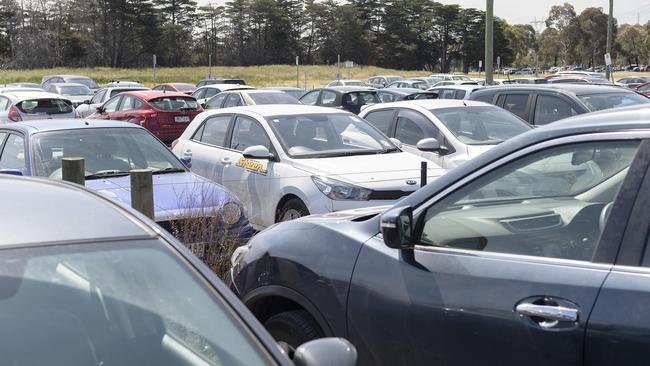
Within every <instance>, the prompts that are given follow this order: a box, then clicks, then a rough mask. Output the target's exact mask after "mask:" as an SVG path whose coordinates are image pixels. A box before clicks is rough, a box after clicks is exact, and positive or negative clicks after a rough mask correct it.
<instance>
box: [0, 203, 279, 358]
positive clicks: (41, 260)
mask: <svg viewBox="0 0 650 366" xmlns="http://www.w3.org/2000/svg"><path fill="white" fill-rule="evenodd" d="M91 214H92V213H91ZM116 229H117V228H116ZM0 285H1V286H0V317H1V318H2V327H1V328H0V334H1V335H2V339H3V341H2V343H1V344H0V352H1V353H2V359H3V360H4V363H8V364H11V365H27V364H29V365H46V364H51V365H69V366H82V365H125V366H136V365H150V364H157V365H179V366H181V365H215V366H217V365H219V366H221V365H268V364H271V363H272V361H271V360H270V356H269V355H268V354H267V353H266V352H265V351H264V350H263V349H262V348H261V346H260V345H259V343H258V341H257V340H255V339H253V338H252V335H251V333H250V332H249V331H248V330H246V328H245V327H246V326H245V325H244V324H242V322H241V320H239V319H238V318H237V317H236V315H235V313H234V312H233V310H232V309H231V308H230V306H229V305H228V304H227V303H226V302H225V301H224V299H223V298H222V297H221V296H220V295H219V294H218V293H216V292H215V290H214V289H212V288H211V287H210V286H209V285H208V284H207V283H206V281H205V280H204V279H203V278H202V277H200V276H199V275H197V274H196V271H195V270H194V269H193V268H192V267H190V266H189V265H188V264H187V262H185V261H184V260H182V259H180V258H179V256H178V255H177V254H175V253H174V252H173V250H172V249H171V248H169V247H168V246H167V244H165V243H163V242H162V241H160V240H155V239H145V240H129V241H119V242H104V243H102V242H99V243H90V244H76V245H72V244H69V245H57V246H42V247H30V248H20V249H5V250H1V251H0Z"/></svg>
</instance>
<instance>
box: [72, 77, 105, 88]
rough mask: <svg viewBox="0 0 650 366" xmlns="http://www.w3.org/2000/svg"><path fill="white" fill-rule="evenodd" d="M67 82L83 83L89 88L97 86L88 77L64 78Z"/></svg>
mask: <svg viewBox="0 0 650 366" xmlns="http://www.w3.org/2000/svg"><path fill="white" fill-rule="evenodd" d="M66 81H67V82H69V83H75V84H83V85H85V86H87V87H88V88H90V89H96V88H97V83H96V82H95V81H94V80H93V79H90V78H74V79H66Z"/></svg>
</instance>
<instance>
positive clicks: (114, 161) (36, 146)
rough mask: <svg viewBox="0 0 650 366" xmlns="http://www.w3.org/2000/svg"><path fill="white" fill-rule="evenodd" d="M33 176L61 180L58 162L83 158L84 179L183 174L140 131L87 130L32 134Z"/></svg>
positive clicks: (161, 147) (177, 164)
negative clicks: (140, 173)
mask: <svg viewBox="0 0 650 366" xmlns="http://www.w3.org/2000/svg"><path fill="white" fill-rule="evenodd" d="M32 152H33V154H34V171H35V175H37V176H42V177H50V178H56V179H60V178H61V159H62V158H64V157H81V158H84V165H85V170H86V176H87V177H88V178H87V179H93V178H100V177H105V176H110V175H127V174H128V172H129V171H130V170H131V169H152V170H153V171H154V172H156V171H185V168H184V167H183V165H182V164H181V162H179V161H178V159H176V158H175V157H174V155H173V154H172V153H171V151H169V149H167V147H165V145H163V144H162V143H161V142H159V141H158V140H156V139H155V138H154V137H153V136H152V135H151V134H150V133H149V132H147V131H144V130H141V129H139V128H119V127H113V128H86V129H79V130H64V131H53V132H43V133H38V134H35V135H34V137H33V143H32Z"/></svg>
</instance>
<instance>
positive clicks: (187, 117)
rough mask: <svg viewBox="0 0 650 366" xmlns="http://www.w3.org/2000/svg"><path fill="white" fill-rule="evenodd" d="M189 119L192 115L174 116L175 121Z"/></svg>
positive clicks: (186, 120) (187, 120)
mask: <svg viewBox="0 0 650 366" xmlns="http://www.w3.org/2000/svg"><path fill="white" fill-rule="evenodd" d="M189 121H190V116H176V117H174V122H178V123H187V122H189Z"/></svg>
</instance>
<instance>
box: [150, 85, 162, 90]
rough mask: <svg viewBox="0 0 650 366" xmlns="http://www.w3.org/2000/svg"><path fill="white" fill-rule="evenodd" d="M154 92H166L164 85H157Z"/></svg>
mask: <svg viewBox="0 0 650 366" xmlns="http://www.w3.org/2000/svg"><path fill="white" fill-rule="evenodd" d="M152 90H165V86H164V85H156V86H155V87H154V88H153V89H152Z"/></svg>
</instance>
